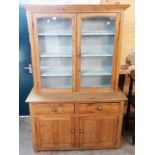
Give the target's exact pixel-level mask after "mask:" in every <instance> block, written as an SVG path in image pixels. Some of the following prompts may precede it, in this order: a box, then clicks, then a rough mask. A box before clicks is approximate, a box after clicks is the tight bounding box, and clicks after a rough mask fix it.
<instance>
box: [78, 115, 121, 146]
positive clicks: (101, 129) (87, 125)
mask: <svg viewBox="0 0 155 155" xmlns="http://www.w3.org/2000/svg"><path fill="white" fill-rule="evenodd" d="M117 129H118V116H83V117H80V131H79V132H80V146H81V147H96V148H97V147H105V148H106V147H114V146H115V144H116V137H117V136H116V135H117Z"/></svg>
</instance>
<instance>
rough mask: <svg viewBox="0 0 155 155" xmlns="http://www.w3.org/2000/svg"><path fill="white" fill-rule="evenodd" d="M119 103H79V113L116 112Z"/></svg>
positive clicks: (117, 111)
mask: <svg viewBox="0 0 155 155" xmlns="http://www.w3.org/2000/svg"><path fill="white" fill-rule="evenodd" d="M119 109H120V104H119V103H87V104H85V103H84V104H80V105H79V113H80V114H90V113H92V114H118V113H119Z"/></svg>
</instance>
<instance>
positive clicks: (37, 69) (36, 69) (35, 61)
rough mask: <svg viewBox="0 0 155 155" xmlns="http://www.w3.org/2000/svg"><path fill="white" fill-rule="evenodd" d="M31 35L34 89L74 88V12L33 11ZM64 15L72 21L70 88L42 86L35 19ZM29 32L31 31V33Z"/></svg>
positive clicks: (68, 90)
mask: <svg viewBox="0 0 155 155" xmlns="http://www.w3.org/2000/svg"><path fill="white" fill-rule="evenodd" d="M32 16H33V31H32V32H33V34H32V35H33V36H34V51H32V52H33V55H34V56H33V57H32V62H33V63H32V67H33V72H34V74H36V76H35V80H36V81H37V82H36V83H37V84H36V87H37V89H35V90H36V91H37V92H39V93H45V92H62V91H63V92H72V91H74V90H75V87H76V86H75V85H76V80H75V77H76V71H75V70H76V14H75V13H74V14H73V13H65V14H64V13H33V14H32ZM52 16H56V17H64V18H69V19H71V21H72V87H71V88H42V82H41V73H40V55H39V41H38V35H37V34H38V33H37V29H38V28H37V19H38V18H43V17H52ZM32 32H31V33H32Z"/></svg>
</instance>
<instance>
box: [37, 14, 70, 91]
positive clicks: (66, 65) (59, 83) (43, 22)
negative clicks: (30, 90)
mask: <svg viewBox="0 0 155 155" xmlns="http://www.w3.org/2000/svg"><path fill="white" fill-rule="evenodd" d="M37 24H38V38H39V52H40V71H41V80H42V87H44V88H71V87H72V21H71V19H69V18H64V17H54V16H53V17H48V18H38V20H37Z"/></svg>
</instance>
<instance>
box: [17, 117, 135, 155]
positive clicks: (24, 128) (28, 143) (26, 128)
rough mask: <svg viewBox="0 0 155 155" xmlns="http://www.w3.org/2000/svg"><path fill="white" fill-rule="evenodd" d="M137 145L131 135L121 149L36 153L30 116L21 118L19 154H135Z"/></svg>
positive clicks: (125, 138)
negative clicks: (134, 144)
mask: <svg viewBox="0 0 155 155" xmlns="http://www.w3.org/2000/svg"><path fill="white" fill-rule="evenodd" d="M134 154H135V146H133V145H131V137H129V136H123V138H122V147H121V149H102V150H79V151H42V152H38V153H34V152H33V149H32V139H31V128H30V120H29V117H24V118H20V119H19V155H134Z"/></svg>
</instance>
